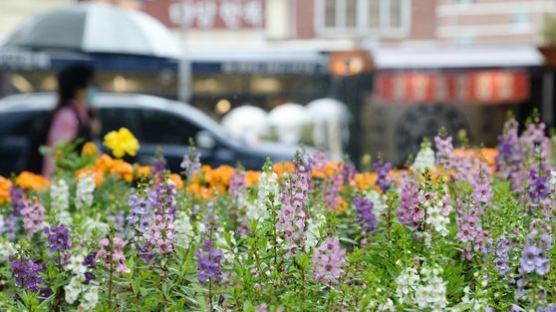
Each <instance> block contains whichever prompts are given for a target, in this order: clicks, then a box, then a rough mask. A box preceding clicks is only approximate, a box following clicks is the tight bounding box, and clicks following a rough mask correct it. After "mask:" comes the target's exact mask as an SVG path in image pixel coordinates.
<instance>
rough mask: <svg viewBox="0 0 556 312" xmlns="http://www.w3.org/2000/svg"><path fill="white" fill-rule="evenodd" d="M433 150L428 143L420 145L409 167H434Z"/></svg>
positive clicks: (418, 168)
mask: <svg viewBox="0 0 556 312" xmlns="http://www.w3.org/2000/svg"><path fill="white" fill-rule="evenodd" d="M434 159H435V158H434V151H433V150H432V148H431V147H430V145H426V146H423V147H421V149H420V150H419V152H418V153H417V156H416V157H415V161H414V162H413V165H411V167H412V168H413V169H414V170H416V171H424V170H425V169H432V168H434Z"/></svg>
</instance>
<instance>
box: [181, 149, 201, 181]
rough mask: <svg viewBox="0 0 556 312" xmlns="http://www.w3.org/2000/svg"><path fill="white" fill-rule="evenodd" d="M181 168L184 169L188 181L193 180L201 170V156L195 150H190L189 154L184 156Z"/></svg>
mask: <svg viewBox="0 0 556 312" xmlns="http://www.w3.org/2000/svg"><path fill="white" fill-rule="evenodd" d="M180 167H181V168H182V169H183V174H184V175H185V177H186V179H191V178H193V176H194V175H195V174H196V173H197V172H199V170H201V161H200V155H199V153H197V151H196V150H195V148H192V147H190V148H189V152H188V153H187V154H185V155H184V156H183V161H182V162H181V164H180Z"/></svg>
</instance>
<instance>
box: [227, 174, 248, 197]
mask: <svg viewBox="0 0 556 312" xmlns="http://www.w3.org/2000/svg"><path fill="white" fill-rule="evenodd" d="M244 189H245V172H243V171H240V170H237V169H236V170H235V171H234V174H233V175H232V179H231V181H230V186H229V187H228V192H229V193H230V195H231V196H232V197H237V196H238V195H239V194H240V193H241V192H243V190H244Z"/></svg>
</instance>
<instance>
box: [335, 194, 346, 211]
mask: <svg viewBox="0 0 556 312" xmlns="http://www.w3.org/2000/svg"><path fill="white" fill-rule="evenodd" d="M347 209H348V204H347V203H346V201H345V200H344V199H343V198H341V197H338V199H337V200H336V203H335V204H334V211H335V212H336V213H338V214H342V213H345V212H346V211H347Z"/></svg>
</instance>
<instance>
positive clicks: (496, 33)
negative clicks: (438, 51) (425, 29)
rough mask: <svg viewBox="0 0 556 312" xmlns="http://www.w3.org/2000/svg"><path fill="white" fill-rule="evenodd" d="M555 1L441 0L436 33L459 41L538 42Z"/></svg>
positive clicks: (555, 7)
mask: <svg viewBox="0 0 556 312" xmlns="http://www.w3.org/2000/svg"><path fill="white" fill-rule="evenodd" d="M554 14H556V1H553V0H438V4H437V9H436V16H437V28H436V35H437V37H438V39H439V40H440V41H441V42H445V43H456V44H484V43H492V44H503V43H512V44H516V43H519V44H523V43H525V44H538V43H540V42H541V41H542V37H541V30H542V26H543V24H544V22H545V21H546V19H547V17H549V16H551V15H554Z"/></svg>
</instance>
